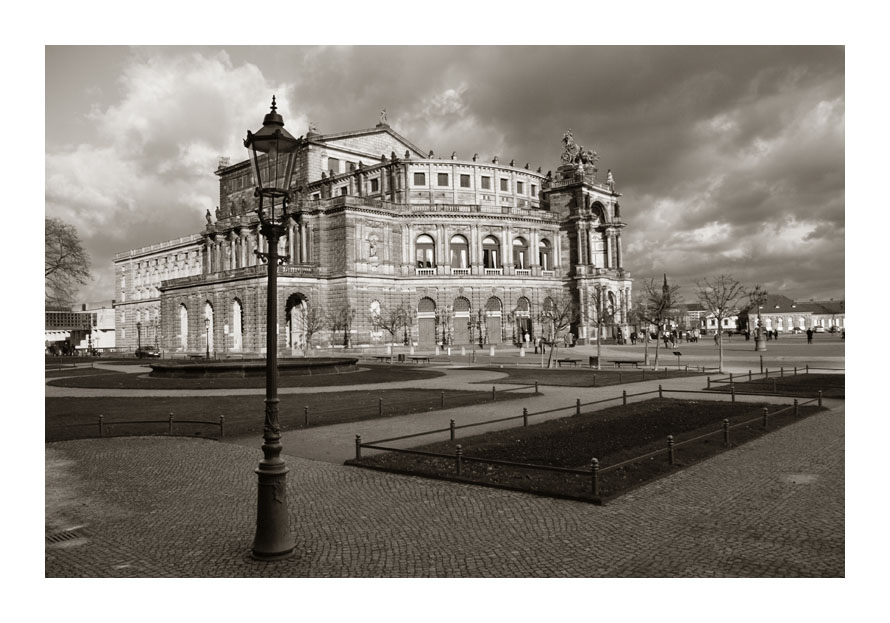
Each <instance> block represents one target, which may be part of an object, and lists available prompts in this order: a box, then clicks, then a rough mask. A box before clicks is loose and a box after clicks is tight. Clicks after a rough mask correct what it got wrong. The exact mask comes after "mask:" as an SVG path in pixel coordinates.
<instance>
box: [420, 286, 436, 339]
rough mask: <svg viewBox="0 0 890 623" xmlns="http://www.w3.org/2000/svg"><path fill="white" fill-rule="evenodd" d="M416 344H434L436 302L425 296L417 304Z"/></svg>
mask: <svg viewBox="0 0 890 623" xmlns="http://www.w3.org/2000/svg"><path fill="white" fill-rule="evenodd" d="M417 342H418V344H419V345H420V346H433V345H434V344H436V302H435V301H434V300H433V299H431V298H429V297H426V296H425V297H423V298H422V299H420V301H419V302H418V303H417Z"/></svg>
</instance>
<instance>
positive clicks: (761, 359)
mask: <svg viewBox="0 0 890 623" xmlns="http://www.w3.org/2000/svg"><path fill="white" fill-rule="evenodd" d="M760 373H761V374H763V355H760Z"/></svg>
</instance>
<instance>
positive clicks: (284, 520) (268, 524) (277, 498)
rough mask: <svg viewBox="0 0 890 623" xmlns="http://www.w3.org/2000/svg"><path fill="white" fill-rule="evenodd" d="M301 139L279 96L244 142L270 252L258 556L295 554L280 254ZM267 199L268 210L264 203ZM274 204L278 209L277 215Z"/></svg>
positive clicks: (274, 557) (264, 256) (264, 255)
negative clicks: (283, 417)
mask: <svg viewBox="0 0 890 623" xmlns="http://www.w3.org/2000/svg"><path fill="white" fill-rule="evenodd" d="M300 145H301V141H300V140H299V139H296V138H294V137H293V136H292V135H291V134H290V133H289V132H288V131H287V130H285V129H284V119H283V118H282V117H281V115H279V114H278V112H277V110H276V105H275V97H274V96H273V97H272V110H271V111H270V112H269V113H268V114H267V115H266V116H265V118H264V119H263V127H262V128H260V129H259V130H258V131H257V132H256V134H253V133H251V132H250V131H248V132H247V138H246V139H244V146H245V147H246V148H247V152H248V155H249V156H250V163H251V167H252V169H253V175H254V179H255V180H256V190H254V196H256V197H257V198H258V199H259V207H258V208H257V210H256V212H257V215H258V216H259V219H260V233H261V234H262V235H263V237H264V238H266V241H267V243H268V244H267V248H268V251H267V252H265V253H260V252H256V254H257V256H258V257H259V258H261V259H262V260H263V261H265V262H266V264H267V265H268V270H267V276H268V281H267V285H266V399H265V405H266V408H265V412H266V417H265V422H264V423H263V460H262V461H260V465H259V467H258V468H257V470H256V473H257V480H258V490H257V519H256V535H255V537H254V540H253V546H252V547H251V555H252V556H253V557H254V558H255V559H258V560H280V559H282V558H286V557H288V556H290V555H291V554H293V551H294V539H293V537H292V536H291V533H290V528H289V525H288V522H289V517H288V508H287V472H288V469H287V467H286V465H285V463H284V460H283V459H282V458H281V456H280V455H281V429H280V426H279V423H278V402H279V400H278V330H277V329H278V263H279V262H287V261H288V259H289V258H287V257H280V256H279V255H278V241H279V240H280V239H281V238H282V237H283V236H284V235H286V231H287V229H286V227H287V225H286V224H287V219H288V213H287V202H288V198H289V195H290V183H291V178H292V177H293V173H294V164H295V162H296V155H297V149H298V148H299V147H300ZM264 202H268V214H267V213H266V208H265V206H264V205H263V204H264ZM276 204H277V206H278V212H277V214H276V209H275V208H276Z"/></svg>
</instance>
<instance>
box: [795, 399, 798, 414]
mask: <svg viewBox="0 0 890 623" xmlns="http://www.w3.org/2000/svg"><path fill="white" fill-rule="evenodd" d="M797 413H798V412H797V398H795V399H794V417H797Z"/></svg>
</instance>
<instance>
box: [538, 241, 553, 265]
mask: <svg viewBox="0 0 890 623" xmlns="http://www.w3.org/2000/svg"><path fill="white" fill-rule="evenodd" d="M551 256H552V248H551V246H550V241H549V240H546V239H544V240H541V242H539V243H538V264H540V265H541V270H553V262H552V260H551Z"/></svg>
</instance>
